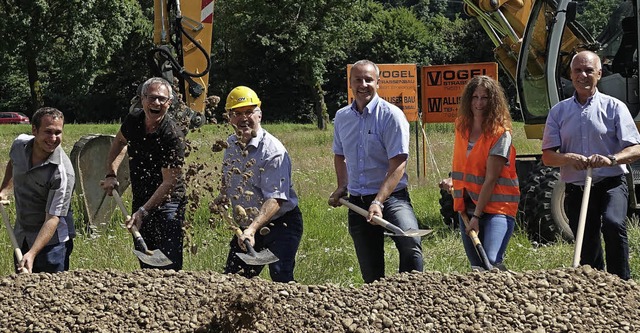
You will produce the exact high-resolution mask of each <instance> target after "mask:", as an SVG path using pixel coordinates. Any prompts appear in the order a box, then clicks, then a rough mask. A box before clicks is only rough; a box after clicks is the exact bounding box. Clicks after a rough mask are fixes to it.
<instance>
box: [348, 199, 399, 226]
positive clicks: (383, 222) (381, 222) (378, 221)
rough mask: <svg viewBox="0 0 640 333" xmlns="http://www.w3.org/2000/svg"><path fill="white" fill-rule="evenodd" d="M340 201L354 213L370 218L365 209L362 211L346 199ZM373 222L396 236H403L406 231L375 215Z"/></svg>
mask: <svg viewBox="0 0 640 333" xmlns="http://www.w3.org/2000/svg"><path fill="white" fill-rule="evenodd" d="M338 201H339V202H340V203H341V204H342V205H344V206H346V207H348V208H349V209H351V210H352V211H354V212H356V213H358V214H360V215H362V216H364V217H367V216H369V212H368V211H366V210H364V209H362V208H360V207H358V206H356V205H354V204H352V203H350V202H349V201H347V200H346V199H345V198H340V199H338ZM372 220H373V222H375V223H376V224H377V225H379V226H381V227H383V228H385V229H387V230H389V231H391V232H393V233H394V234H396V235H403V234H404V231H403V230H402V229H400V228H398V227H397V226H395V225H393V224H391V223H390V222H389V221H387V220H385V219H383V218H381V217H379V216H375V215H374V216H373V218H372Z"/></svg>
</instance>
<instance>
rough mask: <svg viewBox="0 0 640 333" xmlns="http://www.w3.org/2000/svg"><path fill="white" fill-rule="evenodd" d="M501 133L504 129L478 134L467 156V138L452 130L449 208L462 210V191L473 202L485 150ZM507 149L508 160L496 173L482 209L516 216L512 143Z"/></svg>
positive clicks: (484, 166)
mask: <svg viewBox="0 0 640 333" xmlns="http://www.w3.org/2000/svg"><path fill="white" fill-rule="evenodd" d="M503 133H504V129H503V130H502V131H501V132H500V133H498V134H497V135H496V136H495V137H487V136H485V135H481V136H480V138H479V139H478V141H476V143H475V145H474V147H473V149H471V152H470V153H469V156H467V145H468V144H469V139H465V138H464V137H463V136H462V134H461V133H458V131H456V139H455V143H454V148H453V170H452V172H451V178H452V180H453V188H454V193H453V209H454V210H455V211H457V212H464V211H465V206H464V198H463V194H464V191H466V192H467V193H468V194H469V196H470V197H471V200H473V202H474V203H476V204H477V202H478V197H479V196H480V190H481V189H482V184H483V183H484V179H485V174H486V172H487V159H488V158H489V151H490V150H491V147H492V146H493V145H494V144H495V143H496V141H498V139H499V138H500V136H501V135H502V134H503ZM509 152H510V153H509V163H508V164H505V165H504V167H503V168H502V171H501V172H500V177H499V178H498V181H497V182H496V186H495V187H494V189H493V192H492V193H491V198H490V199H489V202H488V203H487V205H486V206H485V207H484V210H483V213H487V214H505V215H509V216H513V217H515V216H516V213H517V211H518V202H519V200H520V188H519V185H518V175H517V174H516V149H515V148H514V147H513V144H512V145H511V147H510V148H509Z"/></svg>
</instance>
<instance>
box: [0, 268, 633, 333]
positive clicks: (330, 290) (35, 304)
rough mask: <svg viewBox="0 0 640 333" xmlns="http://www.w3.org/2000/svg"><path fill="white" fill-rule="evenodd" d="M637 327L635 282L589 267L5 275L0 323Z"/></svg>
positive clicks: (2, 326) (35, 328)
mask: <svg viewBox="0 0 640 333" xmlns="http://www.w3.org/2000/svg"><path fill="white" fill-rule="evenodd" d="M638 331H640V288H639V287H638V285H637V284H636V283H635V282H634V281H628V282H625V281H622V280H620V279H619V278H618V277H616V276H613V275H610V274H607V273H604V272H600V271H596V270H593V269H591V268H589V267H581V268H578V269H558V270H550V271H531V272H524V273H509V272H498V271H495V272H484V273H479V272H474V273H468V274H459V275H458V274H441V273H437V272H425V273H403V274H397V275H394V276H392V277H389V278H386V279H384V280H382V281H378V282H376V283H373V284H370V285H365V286H362V287H358V288H342V287H337V286H331V285H300V284H296V283H289V284H282V283H274V282H271V281H266V280H263V279H260V278H254V279H250V280H249V279H245V278H242V277H239V276H233V275H222V274H219V273H215V272H206V271H199V272H189V271H181V272H174V271H159V270H138V271H135V272H132V273H123V272H118V271H93V270H92V271H89V270H77V271H70V272H64V273H58V274H46V273H41V274H31V275H19V276H18V275H10V276H5V277H2V278H0V332H638Z"/></svg>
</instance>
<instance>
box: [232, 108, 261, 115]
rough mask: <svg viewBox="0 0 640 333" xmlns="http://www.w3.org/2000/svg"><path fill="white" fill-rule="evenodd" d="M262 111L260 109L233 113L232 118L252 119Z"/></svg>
mask: <svg viewBox="0 0 640 333" xmlns="http://www.w3.org/2000/svg"><path fill="white" fill-rule="evenodd" d="M258 111H260V109H257V108H256V109H253V110H246V111H231V117H241V116H244V117H251V116H252V115H253V114H254V113H256V112H258Z"/></svg>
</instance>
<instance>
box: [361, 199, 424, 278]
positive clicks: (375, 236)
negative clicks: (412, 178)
mask: <svg viewBox="0 0 640 333" xmlns="http://www.w3.org/2000/svg"><path fill="white" fill-rule="evenodd" d="M374 198H375V195H367V196H361V197H360V196H349V202H351V203H353V204H355V205H357V206H359V207H361V208H363V209H365V210H369V206H370V205H371V201H373V199H374ZM383 204H384V209H383V211H382V217H383V218H384V219H385V220H387V221H388V222H389V223H391V224H393V225H395V226H397V227H399V228H400V229H402V230H409V229H414V230H417V229H419V226H418V220H417V219H416V216H415V214H414V213H413V206H411V199H410V198H409V192H408V191H407V190H406V189H403V190H399V191H396V192H393V193H392V194H391V196H389V198H387V200H386V201H385V202H384V203H383ZM385 231H386V230H385V229H384V228H383V227H381V226H378V225H373V224H371V223H369V222H367V220H366V218H365V217H363V216H362V215H360V214H358V213H356V212H354V211H351V210H349V234H351V238H352V239H353V245H354V247H355V249H356V256H357V257H358V263H359V265H360V272H361V273H362V279H363V280H364V282H365V283H371V282H373V281H376V280H378V279H380V278H383V277H384V271H385V269H384V232H385ZM391 239H393V241H394V242H395V245H396V248H397V249H398V252H399V254H400V267H399V269H398V271H399V272H410V271H414V270H415V271H419V272H422V268H423V262H422V244H421V240H420V237H391Z"/></svg>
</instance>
